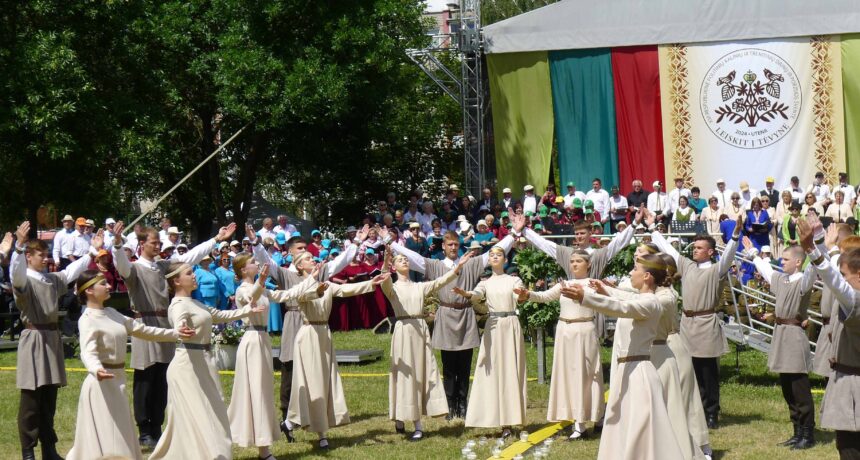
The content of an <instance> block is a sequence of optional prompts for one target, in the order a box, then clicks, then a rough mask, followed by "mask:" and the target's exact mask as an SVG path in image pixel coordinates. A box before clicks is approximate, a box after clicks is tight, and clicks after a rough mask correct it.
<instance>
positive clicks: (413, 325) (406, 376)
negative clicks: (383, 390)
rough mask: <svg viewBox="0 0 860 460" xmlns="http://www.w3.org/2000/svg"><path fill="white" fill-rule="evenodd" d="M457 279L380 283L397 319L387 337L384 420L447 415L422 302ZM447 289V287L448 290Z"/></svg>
mask: <svg viewBox="0 0 860 460" xmlns="http://www.w3.org/2000/svg"><path fill="white" fill-rule="evenodd" d="M456 278H457V274H456V273H455V272H454V270H449V271H448V273H446V274H445V275H443V276H441V277H439V278H436V279H435V280H433V281H429V282H424V283H414V282H412V281H410V280H409V278H408V277H398V280H397V282H396V283H392V282H391V279H388V280H386V281H385V282H384V283H382V292H384V293H385V296H386V297H388V300H389V301H390V302H391V308H392V309H393V310H394V314H395V315H396V317H397V323H396V324H395V325H394V333H392V335H391V366H390V373H389V376H388V417H389V418H390V419H391V420H400V421H415V420H420V419H421V416H423V415H429V416H431V417H435V416H438V415H444V414H447V413H448V401H447V399H446V397H445V389H444V387H443V386H442V379H441V378H440V376H439V367H438V366H437V365H436V355H435V353H433V349H432V348H431V346H430V330H429V328H428V327H427V322H426V321H425V320H424V299H425V298H426V297H427V296H429V295H432V294H434V293H435V292H437V291H438V290H439V289H442V287H443V286H445V285H447V284H449V283H451V282H452V281H454V280H455V279H456ZM448 289H450V288H448Z"/></svg>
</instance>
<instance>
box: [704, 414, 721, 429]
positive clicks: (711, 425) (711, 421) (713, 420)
mask: <svg viewBox="0 0 860 460" xmlns="http://www.w3.org/2000/svg"><path fill="white" fill-rule="evenodd" d="M707 422H708V429H711V430H716V429H717V428H719V427H720V424H719V422H717V416H716V415H709V416H708V419H707Z"/></svg>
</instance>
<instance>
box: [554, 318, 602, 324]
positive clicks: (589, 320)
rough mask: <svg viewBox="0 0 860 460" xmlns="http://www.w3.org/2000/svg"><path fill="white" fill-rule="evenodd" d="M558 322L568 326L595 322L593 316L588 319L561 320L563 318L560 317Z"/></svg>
mask: <svg viewBox="0 0 860 460" xmlns="http://www.w3.org/2000/svg"><path fill="white" fill-rule="evenodd" d="M558 320H559V321H561V322H562V323H567V324H571V323H590V322H592V321H594V317H593V316H589V317H587V318H561V317H559V318H558Z"/></svg>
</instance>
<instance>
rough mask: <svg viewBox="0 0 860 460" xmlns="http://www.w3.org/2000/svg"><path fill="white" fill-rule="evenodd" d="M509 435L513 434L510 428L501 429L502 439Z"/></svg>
mask: <svg viewBox="0 0 860 460" xmlns="http://www.w3.org/2000/svg"><path fill="white" fill-rule="evenodd" d="M511 436H513V433H511V429H510V428H505V429H504V430H502V439H508V438H510V437H511Z"/></svg>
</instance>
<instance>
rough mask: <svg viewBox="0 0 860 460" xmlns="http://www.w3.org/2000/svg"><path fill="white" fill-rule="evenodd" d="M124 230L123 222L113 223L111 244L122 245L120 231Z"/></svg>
mask: <svg viewBox="0 0 860 460" xmlns="http://www.w3.org/2000/svg"><path fill="white" fill-rule="evenodd" d="M123 230H125V222H123V221H119V222H117V223H115V224H114V225H113V245H114V246H122V231H123Z"/></svg>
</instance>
